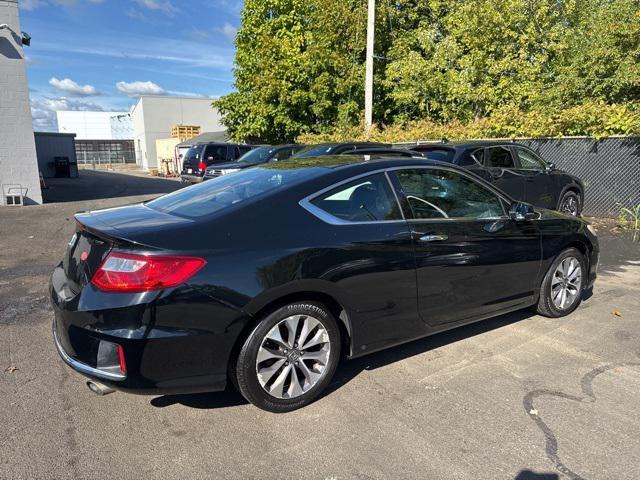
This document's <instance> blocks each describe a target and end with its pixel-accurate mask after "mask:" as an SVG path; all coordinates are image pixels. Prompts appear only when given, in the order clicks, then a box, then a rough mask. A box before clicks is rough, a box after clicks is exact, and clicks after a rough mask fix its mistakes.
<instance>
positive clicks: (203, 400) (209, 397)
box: [150, 385, 249, 409]
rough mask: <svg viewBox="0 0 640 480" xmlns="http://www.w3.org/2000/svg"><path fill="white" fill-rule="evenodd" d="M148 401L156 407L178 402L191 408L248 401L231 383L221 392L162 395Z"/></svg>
mask: <svg viewBox="0 0 640 480" xmlns="http://www.w3.org/2000/svg"><path fill="white" fill-rule="evenodd" d="M150 403H151V405H152V406H154V407H157V408H164V407H170V406H171V405H176V404H180V405H184V406H185V407H191V408H199V409H214V408H225V407H236V406H238V405H246V404H247V403H249V402H247V401H246V400H245V399H244V397H243V396H242V395H240V393H239V392H238V391H237V390H236V389H235V388H233V386H232V385H228V386H227V389H226V390H225V391H223V392H209V393H190V394H183V395H163V396H161V397H155V398H153V399H151V402H150Z"/></svg>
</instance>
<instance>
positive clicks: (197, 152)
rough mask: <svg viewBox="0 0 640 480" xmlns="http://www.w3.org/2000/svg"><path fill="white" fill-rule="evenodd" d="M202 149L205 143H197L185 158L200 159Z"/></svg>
mask: <svg viewBox="0 0 640 480" xmlns="http://www.w3.org/2000/svg"><path fill="white" fill-rule="evenodd" d="M202 149H203V145H196V146H195V147H191V148H190V149H189V150H187V153H186V154H185V155H184V160H200V157H201V155H202Z"/></svg>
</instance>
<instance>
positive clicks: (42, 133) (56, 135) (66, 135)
mask: <svg viewBox="0 0 640 480" xmlns="http://www.w3.org/2000/svg"><path fill="white" fill-rule="evenodd" d="M33 134H34V135H48V136H50V137H54V136H55V137H74V138H75V136H76V134H75V133H64V132H33Z"/></svg>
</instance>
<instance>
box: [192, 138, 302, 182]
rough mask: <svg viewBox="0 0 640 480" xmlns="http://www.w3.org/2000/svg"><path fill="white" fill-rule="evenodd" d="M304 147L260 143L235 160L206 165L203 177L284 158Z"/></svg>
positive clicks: (227, 172) (207, 177) (208, 177)
mask: <svg viewBox="0 0 640 480" xmlns="http://www.w3.org/2000/svg"><path fill="white" fill-rule="evenodd" d="M304 147H305V146H304V145H296V144H288V145H260V146H258V147H256V148H254V149H252V150H250V151H248V152H247V153H245V154H244V155H242V156H241V157H240V158H239V159H238V160H236V161H233V162H227V163H220V164H218V163H216V164H215V165H212V166H210V167H208V168H207V170H206V171H205V173H204V179H205V180H209V179H211V178H215V177H220V176H222V175H227V174H229V173H233V172H237V171H238V170H242V169H244V168H248V167H253V166H255V165H260V164H262V163H267V162H277V161H279V160H286V159H287V158H289V157H290V156H291V155H293V154H295V153H296V152H297V151H299V150H301V149H302V148H304Z"/></svg>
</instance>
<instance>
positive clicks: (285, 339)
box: [235, 302, 340, 413]
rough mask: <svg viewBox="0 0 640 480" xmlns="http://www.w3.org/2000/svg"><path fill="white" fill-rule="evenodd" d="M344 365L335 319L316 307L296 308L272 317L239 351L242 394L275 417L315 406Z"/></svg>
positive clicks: (307, 304)
mask: <svg viewBox="0 0 640 480" xmlns="http://www.w3.org/2000/svg"><path fill="white" fill-rule="evenodd" d="M339 359H340V332H339V329H338V325H337V323H336V320H335V319H334V318H333V315H331V313H330V312H329V311H328V310H327V309H326V307H324V306H323V305H321V304H319V303H316V302H295V303H291V304H289V305H286V306H284V307H282V308H279V309H277V310H276V311H274V312H273V313H271V314H270V315H267V316H266V317H265V318H264V319H263V320H262V321H261V322H260V323H258V325H256V326H255V328H254V329H253V331H252V332H251V333H250V334H249V336H248V337H247V339H246V340H245V342H244V345H243V346H242V349H241V350H240V354H239V355H238V359H237V362H236V367H235V377H236V378H235V379H236V383H237V386H238V389H239V390H240V393H242V395H243V396H244V397H245V398H246V399H247V400H248V401H250V402H251V403H253V404H254V405H255V406H257V407H259V408H262V409H264V410H268V411H270V412H276V413H279V412H288V411H290V410H295V409H297V408H300V407H303V406H305V405H307V404H309V403H311V402H312V401H313V400H314V399H315V398H316V397H317V396H318V395H319V394H320V393H321V392H322V391H323V390H324V389H325V388H326V387H327V385H328V384H329V382H330V381H331V378H332V377H333V374H334V372H335V370H336V367H337V365H338V361H339Z"/></svg>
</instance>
